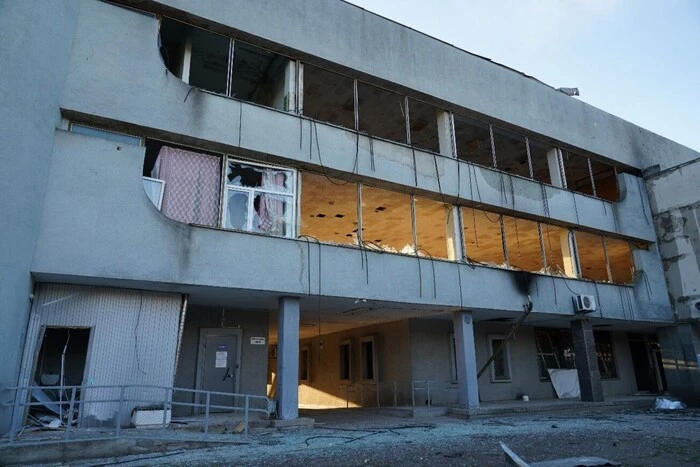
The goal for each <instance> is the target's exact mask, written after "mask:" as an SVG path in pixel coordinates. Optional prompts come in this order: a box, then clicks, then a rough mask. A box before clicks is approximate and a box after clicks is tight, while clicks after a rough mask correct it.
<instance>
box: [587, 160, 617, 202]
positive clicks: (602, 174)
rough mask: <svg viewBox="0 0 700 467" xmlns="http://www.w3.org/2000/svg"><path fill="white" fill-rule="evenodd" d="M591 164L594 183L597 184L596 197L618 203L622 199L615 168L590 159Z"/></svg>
mask: <svg viewBox="0 0 700 467" xmlns="http://www.w3.org/2000/svg"><path fill="white" fill-rule="evenodd" d="M589 160H590V162H591V172H592V174H593V183H594V184H595V195H596V196H597V197H598V198H602V199H606V200H608V201H618V200H619V199H620V195H619V189H618V186H617V174H616V172H615V167H613V166H612V165H610V164H606V163H605V162H600V161H597V160H595V159H589Z"/></svg>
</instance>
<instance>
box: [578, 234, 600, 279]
mask: <svg viewBox="0 0 700 467" xmlns="http://www.w3.org/2000/svg"><path fill="white" fill-rule="evenodd" d="M576 247H577V248H578V257H579V263H580V265H581V277H583V278H584V279H592V280H596V281H607V280H608V270H607V265H606V262H605V253H604V252H603V238H602V237H601V236H600V235H594V234H589V233H587V232H578V231H577V232H576Z"/></svg>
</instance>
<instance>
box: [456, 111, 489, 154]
mask: <svg viewBox="0 0 700 467" xmlns="http://www.w3.org/2000/svg"><path fill="white" fill-rule="evenodd" d="M454 123H455V140H456V142H457V157H458V158H459V159H462V160H465V161H469V162H473V163H474V164H479V165H483V166H484V167H493V154H492V152H491V135H490V133H489V126H488V125H487V124H485V123H483V122H479V121H477V120H473V119H471V118H468V117H464V116H462V115H457V114H455V116H454Z"/></svg>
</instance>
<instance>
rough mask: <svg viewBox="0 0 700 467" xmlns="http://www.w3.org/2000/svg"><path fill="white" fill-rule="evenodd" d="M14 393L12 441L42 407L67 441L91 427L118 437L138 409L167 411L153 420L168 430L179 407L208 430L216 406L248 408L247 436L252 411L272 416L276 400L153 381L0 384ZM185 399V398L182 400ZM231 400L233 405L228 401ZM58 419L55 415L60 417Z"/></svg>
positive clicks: (245, 411)
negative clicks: (193, 413)
mask: <svg viewBox="0 0 700 467" xmlns="http://www.w3.org/2000/svg"><path fill="white" fill-rule="evenodd" d="M46 392H53V393H55V394H56V395H57V399H58V400H54V399H50V398H49V399H46V398H43V399H44V400H43V401H40V400H38V399H37V396H39V395H40V394H46ZM5 393H10V395H11V396H12V397H9V398H7V399H5V402H3V403H1V404H0V407H12V409H13V413H12V424H11V428H10V432H9V434H8V437H9V443H10V444H13V443H14V442H15V441H16V439H17V437H18V435H19V434H20V433H21V432H22V430H23V429H24V421H25V419H26V417H27V416H28V413H29V411H30V410H31V408H33V407H43V408H45V409H46V411H47V412H51V413H53V414H54V415H55V416H57V417H58V418H57V419H58V420H59V421H60V427H65V429H64V432H63V439H64V440H68V439H71V437H73V436H74V435H75V433H76V432H79V431H80V430H83V429H86V428H89V429H93V430H94V429H96V430H98V431H102V430H104V429H105V428H107V429H108V431H110V432H113V434H114V435H115V436H120V435H121V434H122V429H123V428H125V427H127V426H129V425H130V424H131V420H132V419H131V417H133V415H134V413H135V412H136V411H139V410H142V411H143V410H149V411H162V418H161V419H160V421H159V423H155V424H149V425H148V426H150V427H158V426H160V428H161V429H162V430H165V429H166V428H167V427H168V426H169V425H170V421H171V416H172V411H173V409H174V408H176V407H189V408H191V409H193V410H194V411H197V412H199V414H198V415H201V414H202V413H203V415H204V422H203V431H204V433H205V434H208V433H209V427H210V418H211V413H212V410H214V411H219V412H243V423H244V429H243V432H244V435H246V436H247V435H248V425H249V421H250V413H251V412H256V413H263V414H265V415H266V416H268V417H269V416H270V414H272V413H273V412H275V403H274V401H273V400H271V399H269V398H268V397H266V396H256V395H251V394H236V393H228V392H216V391H205V390H200V389H186V388H175V387H169V386H151V385H121V386H120V385H106V386H94V385H81V386H15V387H0V394H5ZM183 399H184V400H183ZM229 401H230V402H232V403H228V402H229ZM55 419H56V418H54V420H55Z"/></svg>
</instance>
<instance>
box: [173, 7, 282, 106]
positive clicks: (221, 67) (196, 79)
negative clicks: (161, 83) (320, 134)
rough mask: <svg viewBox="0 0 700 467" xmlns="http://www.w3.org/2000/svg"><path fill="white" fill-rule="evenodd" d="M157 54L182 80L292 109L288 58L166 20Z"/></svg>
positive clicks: (205, 87) (211, 89) (249, 99)
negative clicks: (159, 49)
mask: <svg viewBox="0 0 700 467" xmlns="http://www.w3.org/2000/svg"><path fill="white" fill-rule="evenodd" d="M160 39H161V54H162V56H163V60H164V62H165V65H166V66H167V68H168V69H169V70H170V71H171V72H172V73H173V74H174V75H175V76H177V77H179V78H180V79H182V80H183V81H184V82H185V83H188V84H190V85H192V86H195V87H198V88H201V89H206V90H207V91H211V92H215V93H218V94H223V95H226V96H230V97H235V98H238V99H243V100H246V101H249V102H253V103H256V104H260V105H265V106H268V107H274V108H276V109H281V110H289V109H294V108H295V105H296V104H295V102H293V96H294V86H295V84H294V83H296V76H295V75H296V71H295V70H296V69H295V67H294V65H295V64H294V63H291V62H290V60H289V59H287V58H286V57H284V56H282V55H279V54H276V53H273V52H270V51H267V50H265V49H262V48H260V47H255V46H253V45H250V44H246V43H245V42H241V41H234V40H233V39H231V38H229V37H226V36H222V35H219V34H215V33H212V32H210V31H206V30H204V29H200V28H197V27H194V26H190V25H188V24H184V23H181V22H179V21H175V20H171V19H169V18H164V19H163V20H162V22H161V27H160Z"/></svg>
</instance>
